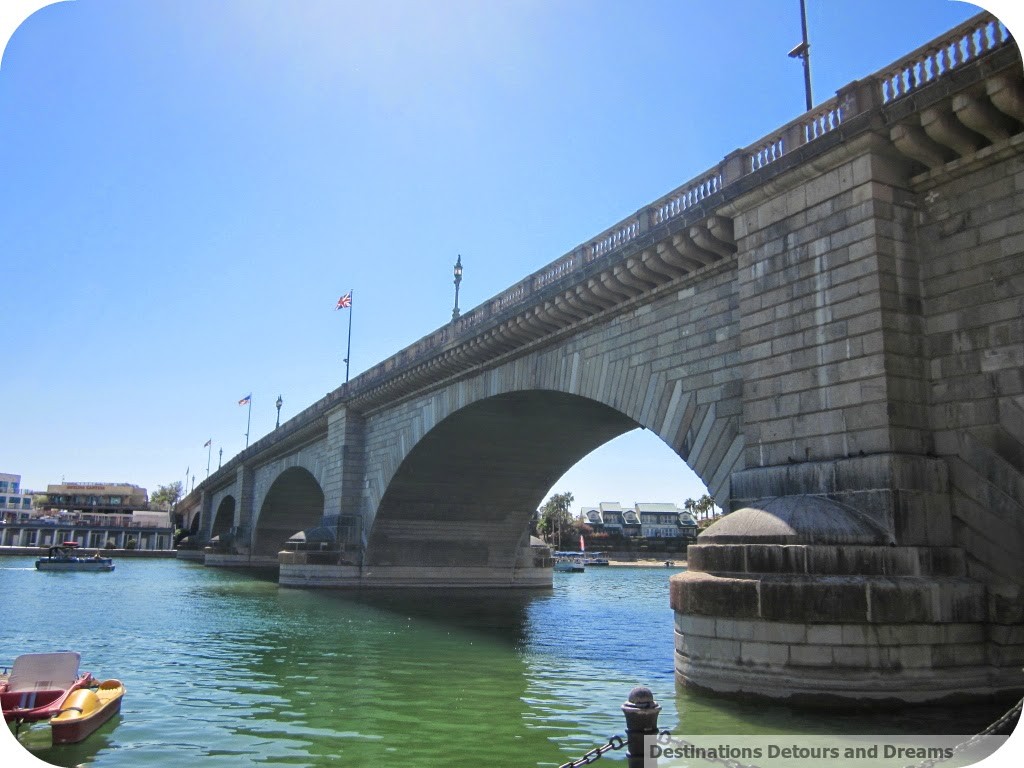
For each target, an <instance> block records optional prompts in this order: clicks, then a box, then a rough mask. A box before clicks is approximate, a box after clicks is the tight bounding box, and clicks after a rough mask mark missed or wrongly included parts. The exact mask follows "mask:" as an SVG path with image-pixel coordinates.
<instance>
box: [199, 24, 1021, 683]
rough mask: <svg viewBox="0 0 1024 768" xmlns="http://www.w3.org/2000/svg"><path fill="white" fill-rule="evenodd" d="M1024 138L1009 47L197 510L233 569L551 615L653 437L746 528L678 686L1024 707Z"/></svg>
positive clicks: (697, 615) (382, 370)
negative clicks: (539, 531)
mask: <svg viewBox="0 0 1024 768" xmlns="http://www.w3.org/2000/svg"><path fill="white" fill-rule="evenodd" d="M1022 131H1024V81H1022V67H1021V59H1020V53H1019V51H1018V50H1017V47H1016V45H1015V44H1014V43H1013V41H1012V40H1010V39H1009V35H1008V33H1007V31H1006V29H1005V28H1004V27H1003V26H1002V25H1001V24H999V23H998V22H997V21H996V20H995V19H993V18H992V17H991V16H989V15H987V14H981V15H979V16H977V17H975V18H974V19H971V20H970V21H969V22H967V23H965V24H964V25H961V26H960V27H958V28H956V29H954V30H951V31H950V33H948V34H947V35H945V36H943V37H942V38H940V39H938V40H936V41H933V42H932V43H930V44H928V45H926V46H924V47H923V48H921V49H919V50H918V51H914V52H912V53H911V54H909V55H908V56H906V57H904V58H903V59H901V60H900V61H898V62H895V63H894V64H893V65H891V66H890V67H887V68H886V69H883V70H881V71H880V72H878V73H875V74H874V75H871V76H869V77H867V78H865V79H863V80H860V81H857V82H854V83H851V84H850V85H849V86H847V87H845V88H843V89H841V90H840V91H839V92H838V93H837V95H836V97H835V98H833V99H830V100H829V101H828V102H825V103H824V104H822V105H820V106H819V107H818V108H816V109H815V110H813V111H811V112H809V113H807V114H805V115H801V116H800V117H799V118H797V119H796V120H794V121H793V122H791V123H790V124H788V125H785V126H783V127H781V128H779V129H778V130H777V131H775V132H773V133H771V134H770V135H768V136H766V137H764V138H762V139H761V140H759V141H758V142H755V143H754V144H752V145H751V146H749V147H746V148H744V149H741V150H737V151H736V152H734V153H732V154H731V155H729V156H727V157H726V158H724V159H723V160H722V161H721V162H720V163H718V164H717V165H716V166H714V167H713V168H711V169H709V170H708V171H707V172H706V173H704V174H701V175H699V176H698V177H697V178H695V179H693V180H691V181H689V182H687V183H686V184H684V185H682V186H681V187H679V188H678V189H676V190H674V191H672V192H671V193H669V194H667V195H665V196H663V197H661V198H659V199H658V200H656V201H655V202H653V203H651V204H650V205H647V206H645V207H643V208H641V209H640V210H638V211H637V212H636V213H635V214H634V215H632V216H630V217H628V218H627V219H625V220H624V221H622V222H619V223H617V224H616V225H615V226H613V227H611V228H609V229H608V230H607V231H605V232H603V233H601V234H600V235H598V236H597V237H595V238H593V239H591V240H589V241H588V242H586V243H584V244H582V245H580V246H579V247H577V248H575V249H573V250H572V251H571V252H569V253H567V254H565V255H564V256H562V257H561V258H559V259H557V260H556V261H554V262H552V263H551V264H549V265H548V266H546V267H544V268H543V269H541V270H540V271H538V272H536V273H534V274H532V275H530V276H528V277H527V278H526V279H524V280H523V281H521V282H520V283H518V284H517V285H515V286H512V287H511V288H509V289H508V290H507V291H505V292H503V293H502V294H500V295H498V296H496V297H494V298H493V299H491V300H490V301H488V302H486V303H485V304H483V305H481V306H479V307H476V308H475V309H473V310H472V311H470V312H468V313H466V314H465V315H463V316H462V317H461V318H459V319H458V320H455V321H453V322H452V323H450V324H448V325H446V326H444V327H442V328H440V329H438V330H436V331H434V332H433V333H431V334H430V335H428V336H426V337H424V338H423V339H421V340H420V341H418V342H417V343H415V344H413V345H412V346H410V347H409V348H407V349H404V350H401V351H400V352H398V353H397V354H395V355H393V356H392V357H390V358H388V359H387V360H385V361H383V362H382V363H380V364H379V365H377V366H375V367H374V368H372V369H370V370H368V371H366V372H365V373H363V374H362V375H361V376H359V377H357V378H355V379H354V380H352V381H351V382H350V383H349V384H348V385H347V386H343V387H340V388H339V389H337V390H336V391H334V392H332V393H331V394H329V395H328V396H327V397H325V398H324V399H323V400H321V401H319V402H317V403H315V404H313V405H312V406H310V407H309V408H307V409H306V410H305V411H303V412H302V413H301V414H299V415H298V416H296V417H295V418H293V419H292V420H291V421H289V422H287V423H286V424H284V425H282V426H281V427H280V428H278V429H276V430H275V431H274V432H273V433H271V434H269V435H267V436H266V437H264V438H263V439H261V440H260V441H258V442H257V443H255V444H254V445H252V446H250V447H249V448H248V449H247V450H246V451H244V452H243V453H241V454H239V455H238V456H236V457H234V458H233V459H232V460H231V461H230V462H228V464H227V465H226V466H224V467H223V468H222V469H220V470H219V471H218V472H217V473H216V474H214V475H212V476H211V477H210V478H209V479H208V480H207V481H205V482H204V483H203V484H202V485H201V486H200V487H199V488H197V489H196V490H195V491H194V492H193V493H192V494H191V495H190V496H189V497H188V498H186V499H185V500H184V502H183V505H182V509H184V510H185V511H186V514H187V515H188V517H189V520H190V521H195V520H198V522H197V523H196V530H197V531H199V534H198V535H199V536H200V537H202V538H204V539H210V538H213V537H215V536H217V537H219V542H220V547H219V548H211V549H210V550H208V552H207V555H206V562H207V563H208V564H239V563H248V564H261V563H262V564H273V565H279V567H280V581H281V583H282V584H286V585H292V586H405V585H416V586H424V585H437V586H443V587H453V586H512V587H515V586H537V585H550V583H551V570H550V561H549V560H548V559H546V557H545V554H544V553H543V552H540V551H535V550H533V549H531V548H530V546H529V540H528V537H527V523H528V520H529V518H530V516H531V514H532V513H533V511H534V510H535V509H536V508H537V506H538V504H539V503H540V502H541V501H542V495H543V494H544V493H545V491H546V490H547V489H548V488H549V487H550V486H551V484H552V483H553V482H554V481H555V480H557V478H558V477H560V476H561V475H562V473H563V472H564V471H565V470H567V469H568V468H569V467H571V466H572V465H573V464H575V463H576V462H577V461H578V460H579V459H581V458H582V457H584V456H585V455H586V454H588V453H589V452H590V451H592V450H593V449H595V448H596V447H598V446H600V445H601V444H603V443H605V442H607V441H608V440H610V439H612V438H614V437H616V436H618V435H620V434H622V433H624V432H627V431H629V430H632V429H636V428H638V427H639V428H643V429H647V430H649V431H650V432H652V433H654V434H656V435H657V436H658V437H659V438H660V439H661V440H663V441H664V442H665V443H666V444H667V445H669V446H670V447H671V448H672V450H674V451H675V452H676V453H677V454H678V455H679V457H680V460H681V461H685V462H686V463H687V464H689V466H690V467H692V468H693V469H694V470H695V471H696V472H697V474H698V475H699V476H700V477H701V478H702V479H703V481H704V482H705V484H706V485H707V486H708V488H709V490H710V493H711V494H712V496H713V497H714V498H715V500H716V501H717V503H718V504H719V505H721V506H722V507H723V508H724V509H726V510H729V511H731V514H729V515H727V516H726V517H725V518H723V519H722V521H720V522H719V523H717V524H715V525H714V526H712V527H711V528H710V529H709V530H708V531H706V532H705V533H704V534H703V535H702V536H701V538H700V539H699V540H698V543H697V544H696V545H693V546H692V547H691V549H690V553H689V571H688V572H687V573H686V574H684V575H682V576H679V577H676V578H674V579H673V583H672V606H673V608H674V609H675V611H676V618H677V621H676V627H677V628H676V671H677V675H678V678H679V679H680V681H682V682H683V683H685V684H687V685H692V686H696V687H702V688H707V689H711V690H716V691H724V692H732V693H753V694H758V695H765V696H777V697H785V698H790V699H794V700H805V699H806V700H813V701H819V700H822V699H826V700H832V699H836V700H850V699H853V700H863V699H900V700H913V701H925V700H938V699H943V698H946V697H949V696H954V695H968V696H973V695H990V694H992V693H998V692H1005V691H1008V690H1019V689H1020V688H1021V687H1024V681H1022V678H1021V674H1020V667H1021V665H1022V664H1024V626H1022V624H1024V569H1022V568H1021V562H1022V557H1024V320H1022V318H1024V214H1022V207H1024V206H1022V203H1024V132H1022ZM299 530H304V531H305V534H306V541H305V542H304V544H302V545H301V546H300V547H298V548H297V549H296V550H295V551H283V552H282V549H284V548H285V541H286V540H287V539H288V538H289V537H290V536H291V535H292V534H293V533H295V532H296V531H299ZM279 552H280V554H279Z"/></svg>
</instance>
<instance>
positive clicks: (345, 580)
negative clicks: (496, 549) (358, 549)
mask: <svg viewBox="0 0 1024 768" xmlns="http://www.w3.org/2000/svg"><path fill="white" fill-rule="evenodd" d="M278 557H279V561H280V575H279V577H278V583H279V584H281V586H284V587H307V588H330V589H353V588H360V589H362V588H366V589H388V588H399V587H416V588H442V589H490V588H503V589H507V588H514V589H550V588H551V585H552V577H553V575H554V572H553V570H552V565H553V563H552V560H551V556H550V550H548V548H547V547H530V546H526V547H521V548H520V550H519V552H518V555H517V557H516V558H515V562H514V563H512V564H509V565H503V566H489V565H472V566H459V565H356V564H347V563H344V562H339V560H340V557H339V555H338V553H336V552H315V551H314V552H288V551H286V552H281V553H280V554H279V556H278Z"/></svg>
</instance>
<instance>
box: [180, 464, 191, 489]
mask: <svg viewBox="0 0 1024 768" xmlns="http://www.w3.org/2000/svg"><path fill="white" fill-rule="evenodd" d="M191 469H192V465H191V464H189V465H188V466H187V467H185V486H184V489H185V490H184V491H183V492H182V495H183V496H188V473H189V470H191Z"/></svg>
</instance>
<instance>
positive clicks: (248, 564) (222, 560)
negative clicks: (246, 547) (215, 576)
mask: <svg viewBox="0 0 1024 768" xmlns="http://www.w3.org/2000/svg"><path fill="white" fill-rule="evenodd" d="M203 565H205V566H208V567H213V568H266V569H270V568H277V555H245V554H242V555H239V554H227V553H221V552H206V553H205V554H204V556H203Z"/></svg>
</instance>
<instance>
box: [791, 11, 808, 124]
mask: <svg viewBox="0 0 1024 768" xmlns="http://www.w3.org/2000/svg"><path fill="white" fill-rule="evenodd" d="M800 30H801V32H802V33H803V34H802V40H801V42H800V43H799V44H797V45H796V47H794V48H793V50H791V51H790V52H789V58H791V59H801V60H803V63H804V97H805V98H806V101H807V111H808V112H810V111H811V109H812V108H813V107H814V100H813V99H812V98H811V44H810V43H809V42H808V41H807V1H806V0H800Z"/></svg>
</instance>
